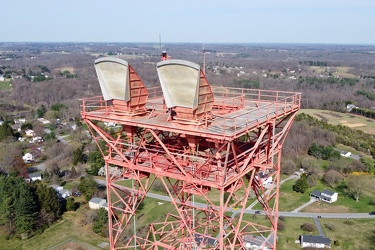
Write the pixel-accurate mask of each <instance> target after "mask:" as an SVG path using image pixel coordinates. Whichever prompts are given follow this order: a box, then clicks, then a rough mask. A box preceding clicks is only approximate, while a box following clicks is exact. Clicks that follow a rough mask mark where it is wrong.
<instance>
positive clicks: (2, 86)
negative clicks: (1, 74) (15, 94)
mask: <svg viewBox="0 0 375 250" xmlns="http://www.w3.org/2000/svg"><path fill="white" fill-rule="evenodd" d="M11 87H12V86H11V82H10V81H4V82H0V89H10V88H11Z"/></svg>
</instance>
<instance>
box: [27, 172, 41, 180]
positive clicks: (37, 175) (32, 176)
mask: <svg viewBox="0 0 375 250" xmlns="http://www.w3.org/2000/svg"><path fill="white" fill-rule="evenodd" d="M29 178H30V181H37V180H39V181H41V180H42V173H40V172H39V173H32V174H29Z"/></svg>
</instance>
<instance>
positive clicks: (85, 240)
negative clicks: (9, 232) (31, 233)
mask: <svg viewBox="0 0 375 250" xmlns="http://www.w3.org/2000/svg"><path fill="white" fill-rule="evenodd" d="M84 209H87V208H85V207H82V208H80V209H79V210H78V211H76V212H66V213H65V214H64V216H63V219H62V220H60V221H59V222H56V223H55V224H54V225H52V226H51V227H50V228H48V229H47V230H46V231H44V232H43V234H41V235H37V236H35V237H33V238H30V239H28V240H19V239H11V240H6V239H5V238H4V237H3V236H2V235H0V249H27V250H40V249H49V248H52V247H54V246H56V245H59V244H61V243H64V242H67V241H78V242H81V243H82V244H84V245H86V246H87V248H86V247H85V248H80V249H90V250H91V249H93V250H95V249H100V248H98V247H96V246H97V245H98V244H100V243H102V242H108V239H107V238H103V237H100V236H98V235H97V234H94V233H93V232H92V231H91V225H86V226H83V225H81V224H80V221H81V219H80V218H81V217H82V216H86V215H85V214H84V213H83V210H84Z"/></svg>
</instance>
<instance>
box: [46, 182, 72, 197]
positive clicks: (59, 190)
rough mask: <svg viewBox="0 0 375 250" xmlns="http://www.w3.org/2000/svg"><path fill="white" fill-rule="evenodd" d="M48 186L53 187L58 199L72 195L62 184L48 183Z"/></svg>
mask: <svg viewBox="0 0 375 250" xmlns="http://www.w3.org/2000/svg"><path fill="white" fill-rule="evenodd" d="M50 187H52V188H53V189H55V191H56V193H57V195H58V196H59V198H60V199H66V198H67V197H69V196H71V195H72V193H71V192H70V191H69V190H66V189H64V188H63V187H62V186H59V185H55V184H52V185H50Z"/></svg>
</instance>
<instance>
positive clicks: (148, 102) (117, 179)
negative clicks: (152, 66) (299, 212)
mask: <svg viewBox="0 0 375 250" xmlns="http://www.w3.org/2000/svg"><path fill="white" fill-rule="evenodd" d="M95 68H96V71H97V74H98V79H99V83H100V86H101V89H102V94H103V95H102V96H99V97H92V98H86V99H83V100H82V117H83V119H84V121H85V122H86V123H87V125H88V128H89V130H90V133H91V135H92V137H93V138H94V139H95V141H96V142H97V144H98V146H100V147H101V151H102V154H103V157H104V160H105V163H106V174H107V175H106V176H107V181H106V183H107V199H108V215H109V231H110V232H109V238H110V246H111V249H249V248H250V247H254V246H256V247H258V249H276V235H277V220H278V200H279V183H280V159H281V149H282V145H283V142H284V140H285V137H286V135H287V133H288V132H289V130H290V127H291V125H292V122H293V120H294V117H295V115H296V113H297V111H298V110H299V108H300V102H301V94H300V93H294V92H282V91H268V90H254V89H239V88H227V87H214V86H210V85H209V83H208V81H207V79H206V77H205V75H204V73H203V72H202V70H201V69H200V67H199V65H197V64H195V63H192V62H188V61H184V60H165V61H161V62H159V63H158V64H157V73H158V76H159V80H160V84H161V86H160V87H156V88H149V89H147V88H146V87H145V85H144V84H143V82H142V81H141V79H140V78H139V77H138V75H137V74H136V72H135V71H134V70H133V68H132V67H131V66H130V65H129V64H128V63H127V62H126V61H123V60H120V59H116V58H101V59H98V60H96V61H95ZM99 122H108V123H109V122H111V123H115V124H117V127H116V128H117V130H115V131H113V130H112V131H108V130H107V129H105V128H103V126H100V123H99ZM102 141H104V142H105V143H102ZM113 167H114V168H113ZM113 169H115V170H114V171H111V170H113ZM124 179H125V180H127V181H124ZM124 182H128V183H131V185H125V184H124ZM155 183H158V184H159V185H162V186H163V187H164V188H165V190H166V193H167V195H166V196H168V197H169V200H170V202H171V204H173V207H174V209H173V210H171V211H165V215H164V214H162V215H160V217H161V219H159V220H158V221H155V222H152V223H151V224H150V226H149V227H148V228H146V229H144V230H143V231H142V233H138V234H136V233H131V235H129V232H130V231H131V230H126V229H128V228H130V229H131V228H132V226H133V225H132V223H133V222H132V221H133V219H134V217H135V216H136V211H137V208H138V207H139V206H140V204H141V203H142V201H143V200H144V198H145V197H146V195H149V194H150V193H152V191H151V190H152V188H153V185H154V184H155ZM251 196H254V197H256V198H255V199H250V198H249V197H251ZM254 200H255V201H258V202H259V203H260V204H261V206H262V208H263V211H264V212H263V214H264V215H265V217H266V220H264V222H262V223H259V222H254V220H252V218H253V217H252V216H249V215H248V214H247V212H249V210H248V209H247V208H248V207H249V205H250V204H251V203H253V202H254ZM197 201H199V202H197ZM250 208H251V207H250Z"/></svg>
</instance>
